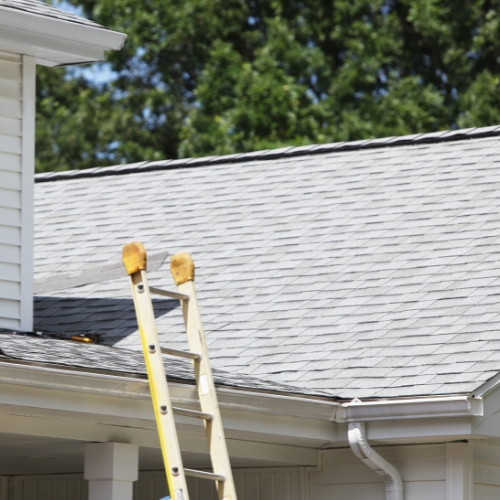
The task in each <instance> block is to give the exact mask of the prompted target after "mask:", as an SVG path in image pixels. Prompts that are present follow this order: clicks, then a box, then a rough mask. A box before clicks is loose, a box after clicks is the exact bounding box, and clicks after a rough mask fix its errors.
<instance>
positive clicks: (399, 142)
mask: <svg viewBox="0 0 500 500" xmlns="http://www.w3.org/2000/svg"><path fill="white" fill-rule="evenodd" d="M498 135H500V126H499V125H493V126H490V127H481V128H468V129H460V130H444V131H441V132H430V133H427V134H412V135H403V136H393V137H383V138H379V139H365V140H360V141H352V142H335V143H330V144H312V145H309V146H287V147H283V148H278V149H265V150H262V151H252V152H248V153H236V154H231V155H225V156H207V157H202V158H180V159H177V160H160V161H152V162H148V161H143V162H138V163H129V164H125V165H114V166H111V167H95V168H88V169H83V170H64V171H55V172H43V173H40V174H36V175H35V182H37V183H38V182H51V181H58V180H69V179H81V178H87V177H102V176H109V175H125V174H130V173H135V172H147V171H153V170H171V169H172V170H173V169H178V168H189V167H200V166H205V165H217V164H221V163H241V162H245V161H249V160H258V161H263V160H270V159H276V158H286V157H292V156H302V155H311V154H320V153H329V152H342V151H356V150H361V149H374V148H381V147H392V146H403V145H414V144H422V143H437V142H449V141H457V140H464V139H477V138H482V137H495V136H498Z"/></svg>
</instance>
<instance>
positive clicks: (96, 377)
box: [0, 361, 483, 423]
mask: <svg viewBox="0 0 500 500" xmlns="http://www.w3.org/2000/svg"><path fill="white" fill-rule="evenodd" d="M0 383H4V384H11V385H21V386H28V387H36V388H45V389H52V390H60V391H71V392H81V393H88V394H94V395H101V396H118V397H126V398H133V399H134V398H138V399H149V397H150V395H149V389H148V383H147V380H146V378H132V377H129V376H115V375H109V374H102V373H97V372H96V373H89V372H78V371H76V370H66V369H64V368H57V367H53V368H52V367H47V366H34V365H25V364H16V363H15V362H12V361H10V362H4V363H1V362H0ZM217 392H218V395H219V404H220V407H221V408H222V409H227V410H236V411H246V412H257V413H268V414H270V413H271V414H277V415H287V416H293V417H301V418H309V419H316V420H324V421H330V422H336V423H346V422H347V423H350V422H355V421H356V422H359V421H363V422H365V421H377V420H379V421H382V420H396V419H408V418H413V419H417V418H439V417H443V418H448V417H472V416H481V415H482V414H483V402H482V400H481V399H479V398H473V397H470V396H466V395H463V396H450V397H439V398H421V399H418V398H414V399H407V400H405V399H400V400H383V401H370V402H367V403H362V402H361V401H359V400H354V401H352V402H349V403H344V404H341V403H339V402H336V401H331V400H329V399H327V398H326V397H325V398H320V397H317V396H316V397H312V396H311V397H309V396H307V395H304V396H302V395H298V394H290V395H284V394H273V393H267V392H260V391H256V390H251V391H250V390H248V389H245V388H244V387H242V388H237V387H231V388H230V387H227V386H226V387H221V386H218V387H217ZM172 399H173V400H174V401H176V402H177V401H178V402H180V403H187V404H189V403H190V402H191V403H192V402H193V401H197V397H196V394H195V389H194V386H193V385H192V384H188V383H187V382H186V383H185V384H183V383H180V382H179V383H174V384H172Z"/></svg>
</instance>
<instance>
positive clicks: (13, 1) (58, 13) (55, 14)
mask: <svg viewBox="0 0 500 500" xmlns="http://www.w3.org/2000/svg"><path fill="white" fill-rule="evenodd" d="M0 7H5V8H7V9H15V10H21V11H23V12H28V13H30V14H36V15H38V16H43V17H50V18H52V19H58V20H60V21H68V22H71V23H77V24H84V25H85V26H92V27H94V28H102V29H107V28H105V27H104V26H101V25H100V24H97V23H94V22H93V21H90V20H88V19H85V18H83V17H80V16H77V15H76V14H72V13H71V12H66V11H64V10H61V9H58V8H56V7H53V6H52V5H49V4H47V3H45V2H40V1H39V0H0Z"/></svg>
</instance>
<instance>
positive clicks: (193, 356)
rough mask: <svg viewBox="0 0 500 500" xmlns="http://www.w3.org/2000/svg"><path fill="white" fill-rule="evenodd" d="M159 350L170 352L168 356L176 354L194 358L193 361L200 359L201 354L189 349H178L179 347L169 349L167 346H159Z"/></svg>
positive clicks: (181, 356)
mask: <svg viewBox="0 0 500 500" xmlns="http://www.w3.org/2000/svg"><path fill="white" fill-rule="evenodd" d="M160 350H161V352H162V353H163V354H170V356H177V357H179V358H187V359H194V360H195V361H200V359H201V354H197V353H195V352H189V351H180V350H179V349H170V348H169V347H161V348H160Z"/></svg>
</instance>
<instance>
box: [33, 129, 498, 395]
mask: <svg viewBox="0 0 500 500" xmlns="http://www.w3.org/2000/svg"><path fill="white" fill-rule="evenodd" d="M496 129H498V127H493V128H490V129H486V130H484V129H483V130H481V129H479V130H476V131H472V133H471V131H454V132H448V133H444V132H443V133H439V134H430V135H428V136H427V139H425V136H416V138H400V139H401V140H400V141H399V145H397V144H396V145H393V144H394V142H396V143H397V142H398V141H397V140H396V139H395V138H391V139H388V140H385V142H384V140H377V141H373V142H374V144H373V145H372V147H367V146H366V143H363V144H361V145H359V144H354V145H353V144H352V143H350V144H351V146H350V147H349V144H347V145H343V146H342V147H338V146H337V145H334V146H335V147H333V148H332V147H330V149H328V146H326V147H324V149H323V150H321V147H320V146H317V147H315V148H303V149H302V151H296V153H295V154H292V153H290V151H291V150H286V151H285V152H283V151H281V152H280V153H279V154H274V155H273V154H272V152H264V153H261V154H260V156H259V155H254V158H252V157H251V155H248V156H247V157H246V158H243V159H241V158H240V160H238V161H239V163H230V162H231V161H234V157H233V158H232V159H229V158H228V159H227V160H226V163H223V162H222V161H224V160H223V159H221V158H219V159H212V160H206V159H205V161H204V162H203V161H198V162H197V161H196V160H192V163H191V166H190V165H189V164H188V162H187V161H186V160H183V161H180V162H177V164H175V163H174V165H172V162H170V163H168V164H167V165H165V166H164V167H162V166H161V165H156V167H155V168H158V169H157V170H153V171H148V169H147V168H146V169H144V166H147V164H146V163H144V164H138V165H135V166H131V167H128V166H121V167H117V168H111V169H109V170H108V172H109V173H108V174H106V172H105V171H104V170H105V169H101V170H94V171H90V172H86V173H84V172H81V173H78V172H76V173H75V172H68V173H62V174H61V173H57V174H54V176H58V177H59V180H57V181H52V182H48V181H49V180H50V175H51V174H48V175H42V176H39V177H38V179H39V180H40V181H46V182H40V183H39V184H37V186H36V234H35V237H36V240H35V248H36V253H35V262H36V263H35V266H36V276H35V278H36V279H38V280H42V281H43V279H46V280H52V279H54V278H55V277H57V275H58V274H67V273H74V275H75V276H78V275H80V274H81V273H85V272H87V271H88V270H89V269H98V268H99V267H100V266H106V265H110V263H111V262H116V261H119V254H120V249H121V247H122V245H124V244H125V243H127V242H129V241H131V240H140V241H142V242H143V243H144V244H145V246H146V248H147V250H148V252H150V253H151V254H156V253H159V252H162V251H165V250H168V251H169V252H170V254H173V253H175V252H177V251H180V250H185V251H189V252H191V253H192V255H193V258H194V260H195V263H196V266H197V280H196V281H197V287H198V290H199V300H200V305H201V312H202V317H203V320H204V324H205V330H206V334H207V339H208V343H209V349H210V353H211V357H212V359H213V363H214V366H216V367H219V368H223V369H225V370H228V371H230V372H231V373H234V374H250V375H252V376H254V377H259V378H261V379H263V380H269V381H274V382H280V383H286V384H290V385H294V386H298V387H302V388H304V389H309V390H325V391H327V392H328V393H329V394H331V395H332V396H340V397H344V398H353V397H360V398H371V397H403V396H419V395H447V394H457V393H470V392H473V391H474V390H475V389H476V388H477V387H479V386H480V385H481V384H482V383H484V382H485V381H486V380H488V379H489V378H491V377H492V376H494V375H495V374H497V373H498V372H499V371H500V354H499V347H500V311H499V308H498V304H499V302H500V266H499V262H498V261H499V257H500V199H499V197H498V190H499V188H500V157H499V152H500V138H499V137H498V136H497V135H496V134H497V133H498V132H496V131H495V130H496ZM466 137H470V138H467V139H465V138H466ZM422 138H424V140H422ZM457 138H458V139H460V140H457ZM431 141H436V142H431ZM263 155H264V157H267V159H264V158H263ZM179 163H180V164H179ZM127 169H128V173H126V171H127ZM124 171H125V172H124ZM96 172H97V173H96ZM83 174H85V175H83ZM118 174H121V175H118ZM72 176H74V177H75V178H72ZM78 176H82V177H81V178H78ZM168 267H169V266H168V259H166V261H165V262H164V264H163V265H162V266H161V267H160V269H159V270H157V271H155V272H152V273H151V274H150V283H151V284H152V285H153V286H163V287H166V288H173V285H172V280H171V278H170V272H169V269H168ZM155 304H156V307H157V313H156V314H157V321H158V325H159V331H160V332H161V341H162V342H163V344H165V345H167V344H168V345H169V346H171V347H175V348H185V347H186V344H185V340H184V339H185V334H184V327H183V324H182V315H181V313H180V310H179V307H178V303H176V302H175V301H171V300H168V299H159V300H156V301H155ZM35 314H36V324H37V328H43V329H46V330H50V331H55V332H62V333H66V334H68V335H69V334H72V333H74V332H82V331H90V332H94V333H101V334H103V335H104V337H103V338H104V340H105V342H107V343H109V344H112V345H117V346H121V347H128V348H131V349H139V338H138V334H137V331H136V330H137V325H136V321H135V316H134V312H133V305H132V300H131V295H130V291H129V285H128V280H127V277H126V276H125V272H124V277H123V278H122V279H115V280H110V281H106V282H103V283H95V284H87V285H84V286H80V287H74V288H70V289H67V290H62V291H59V292H50V293H46V294H44V295H43V296H41V297H38V298H37V301H36V313H35Z"/></svg>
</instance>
